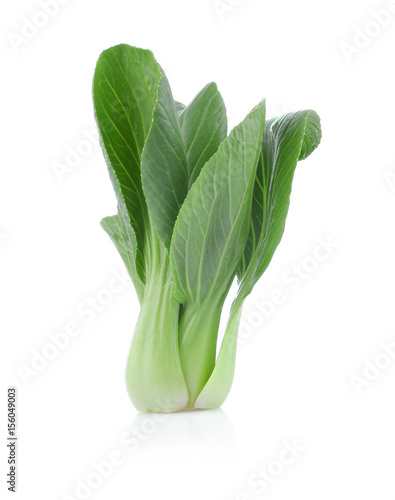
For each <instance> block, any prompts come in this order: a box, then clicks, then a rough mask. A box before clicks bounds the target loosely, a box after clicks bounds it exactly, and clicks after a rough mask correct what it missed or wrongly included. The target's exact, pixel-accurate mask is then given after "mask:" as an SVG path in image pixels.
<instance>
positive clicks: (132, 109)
mask: <svg viewBox="0 0 395 500" xmlns="http://www.w3.org/2000/svg"><path fill="white" fill-rule="evenodd" d="M161 77H162V72H161V70H160V68H159V66H158V64H157V62H156V61H155V58H154V56H153V54H152V52H150V51H148V50H142V49H138V48H135V47H130V46H128V45H124V44H122V45H117V46H115V47H112V48H110V49H108V50H105V51H104V52H102V54H101V55H100V58H99V60H98V62H97V66H96V70H95V75H94V80H93V100H94V106H95V114H96V120H97V124H98V128H99V132H100V136H101V144H102V148H103V152H104V156H105V158H106V161H107V166H108V170H109V173H110V178H111V181H112V183H113V187H114V191H115V194H116V196H117V201H118V206H119V210H120V212H121V214H122V217H123V219H124V221H125V224H130V225H131V227H132V228H133V230H134V233H135V236H136V240H137V251H136V260H137V262H136V268H137V271H138V273H139V276H140V277H141V279H142V280H143V281H145V267H146V264H145V258H146V256H145V255H144V249H145V247H146V245H147V241H148V237H147V234H146V231H147V228H149V224H148V223H147V220H148V212H147V206H146V202H145V199H144V195H143V190H142V185H141V172H140V160H141V152H142V149H143V147H144V144H145V140H146V137H147V134H148V131H149V128H150V125H151V122H152V115H153V110H154V106H155V102H156V97H157V91H158V84H159V81H160V79H161Z"/></svg>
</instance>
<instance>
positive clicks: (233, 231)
mask: <svg viewBox="0 0 395 500" xmlns="http://www.w3.org/2000/svg"><path fill="white" fill-rule="evenodd" d="M264 122H265V106H264V103H261V104H260V105H259V106H258V107H257V108H255V109H254V110H253V111H251V113H250V114H249V115H248V116H247V117H246V118H245V119H244V121H243V122H241V123H240V124H239V125H238V126H237V127H235V128H234V129H233V130H232V132H231V133H230V135H229V136H228V137H227V138H226V139H225V140H224V141H223V142H222V143H221V145H220V147H219V148H218V151H217V152H216V153H215V154H214V155H213V156H212V157H211V158H210V160H209V161H208V162H207V163H206V164H205V166H204V167H203V169H202V171H201V173H200V175H199V177H198V178H197V180H196V182H195V183H194V184H193V185H192V188H191V190H190V191H189V193H188V196H187V198H186V200H185V202H184V204H183V205H182V207H181V210H180V213H179V215H178V218H177V222H176V224H175V227H174V233H173V238H172V242H171V250H170V252H171V253H170V261H171V267H172V273H173V278H174V282H175V290H176V298H177V300H179V301H180V302H181V303H185V302H187V301H188V300H189V301H194V302H197V303H198V302H199V301H200V302H201V301H202V300H203V299H204V298H206V297H207V296H208V295H209V294H212V293H213V292H214V291H216V289H218V290H219V291H220V293H222V292H224V291H226V290H227V288H228V286H229V281H230V280H231V279H232V277H233V276H234V273H235V271H236V266H237V264H238V262H239V261H240V258H241V255H242V253H243V251H244V247H245V244H246V240H247V237H248V231H249V226H248V221H249V219H250V216H251V197H252V190H253V186H254V180H255V174H256V167H257V162H258V156H259V151H260V147H261V142H262V134H263V127H264Z"/></svg>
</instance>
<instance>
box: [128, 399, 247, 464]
mask: <svg viewBox="0 0 395 500" xmlns="http://www.w3.org/2000/svg"><path fill="white" fill-rule="evenodd" d="M133 429H134V431H133ZM137 429H140V432H141V433H143V435H144V434H145V435H146V439H145V442H144V446H143V448H146V447H147V446H155V448H158V447H164V448H166V447H167V446H170V447H172V448H173V449H174V447H175V446H177V447H185V446H186V447H193V448H203V449H210V450H214V449H217V450H218V452H221V453H224V454H225V455H227V456H229V453H231V454H233V455H234V456H237V454H238V443H237V438H236V434H235V431H234V428H233V425H232V423H231V421H230V420H229V418H228V416H227V415H226V413H225V412H224V411H223V410H222V409H217V410H200V411H182V412H177V413H160V414H159V413H155V414H153V413H151V414H145V413H138V414H137V415H136V416H135V418H134V419H133V424H132V434H135V432H136V430H137ZM146 445H147V446H146Z"/></svg>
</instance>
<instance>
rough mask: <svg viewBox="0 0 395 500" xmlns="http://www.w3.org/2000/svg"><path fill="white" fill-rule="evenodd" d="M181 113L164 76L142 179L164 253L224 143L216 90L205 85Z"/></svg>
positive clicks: (222, 112) (223, 116) (144, 155)
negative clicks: (180, 215) (193, 188)
mask: <svg viewBox="0 0 395 500" xmlns="http://www.w3.org/2000/svg"><path fill="white" fill-rule="evenodd" d="M179 110H180V106H179V105H177V103H176V102H175V101H174V99H173V96H172V93H171V90H170V86H169V83H168V80H167V78H166V77H165V76H164V77H163V78H162V80H161V82H160V84H159V91H158V100H157V103H156V106H155V110H154V115H153V121H152V126H151V129H150V132H149V134H148V137H147V141H146V144H145V146H144V150H143V153H142V158H141V173H142V184H143V191H144V195H145V198H146V200H147V204H148V208H149V212H150V216H151V218H152V220H153V222H154V224H155V227H156V230H157V232H158V234H159V236H160V238H161V240H162V241H163V243H164V244H165V246H166V248H169V247H170V241H171V237H172V234H173V228H174V224H175V221H176V219H177V216H178V213H179V211H180V208H181V205H182V204H183V202H184V200H185V197H186V195H187V193H188V190H189V188H190V186H191V185H192V183H193V181H194V180H195V179H196V177H197V176H198V175H199V173H200V170H201V168H202V167H203V165H204V164H205V163H206V161H207V160H208V159H209V158H210V157H211V156H212V155H213V154H214V153H215V151H217V149H218V146H219V144H220V143H221V142H222V140H223V139H224V138H225V137H226V112H225V106H224V104H223V100H222V97H221V95H220V94H219V92H218V90H217V86H216V85H215V84H209V85H207V86H206V87H205V88H204V89H203V90H202V91H201V92H199V94H198V95H197V96H196V97H195V99H194V100H193V101H192V102H191V104H189V106H187V107H186V108H185V107H184V108H183V110H182V111H181V113H180V112H179Z"/></svg>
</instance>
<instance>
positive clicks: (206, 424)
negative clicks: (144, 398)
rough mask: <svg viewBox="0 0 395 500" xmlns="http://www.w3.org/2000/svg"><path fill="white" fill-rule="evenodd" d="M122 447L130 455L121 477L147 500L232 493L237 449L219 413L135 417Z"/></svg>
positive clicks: (225, 418) (237, 464)
mask: <svg viewBox="0 0 395 500" xmlns="http://www.w3.org/2000/svg"><path fill="white" fill-rule="evenodd" d="M124 444H125V445H126V446H128V445H129V448H130V450H131V451H132V450H133V451H134V452H133V453H131V454H130V455H129V456H130V457H131V460H130V461H128V463H127V466H126V469H128V470H127V472H126V473H127V474H128V475H129V476H130V477H133V483H134V486H136V485H137V483H139V487H138V488H137V490H138V491H140V489H139V488H142V486H140V484H141V485H144V488H143V489H144V491H145V493H146V495H147V497H146V498H147V499H151V498H152V499H153V498H174V499H181V498H183V499H184V498H188V500H194V499H195V498H196V499H201V498H210V499H211V498H215V499H216V500H222V499H223V498H229V492H233V491H237V487H236V484H235V483H234V481H235V479H236V478H237V477H238V469H239V467H240V452H239V444H238V440H237V438H236V434H235V431H234V428H233V425H232V423H231V421H230V419H229V418H228V416H227V415H226V413H225V412H224V411H223V410H221V409H218V410H201V411H185V412H177V413H170V414H166V413H161V414H159V413H150V414H144V413H139V414H137V415H136V417H135V418H134V419H133V423H132V425H131V427H130V429H129V431H128V437H127V439H125V441H124ZM209 485H210V486H209ZM210 495H211V496H210ZM144 498H145V497H144Z"/></svg>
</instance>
